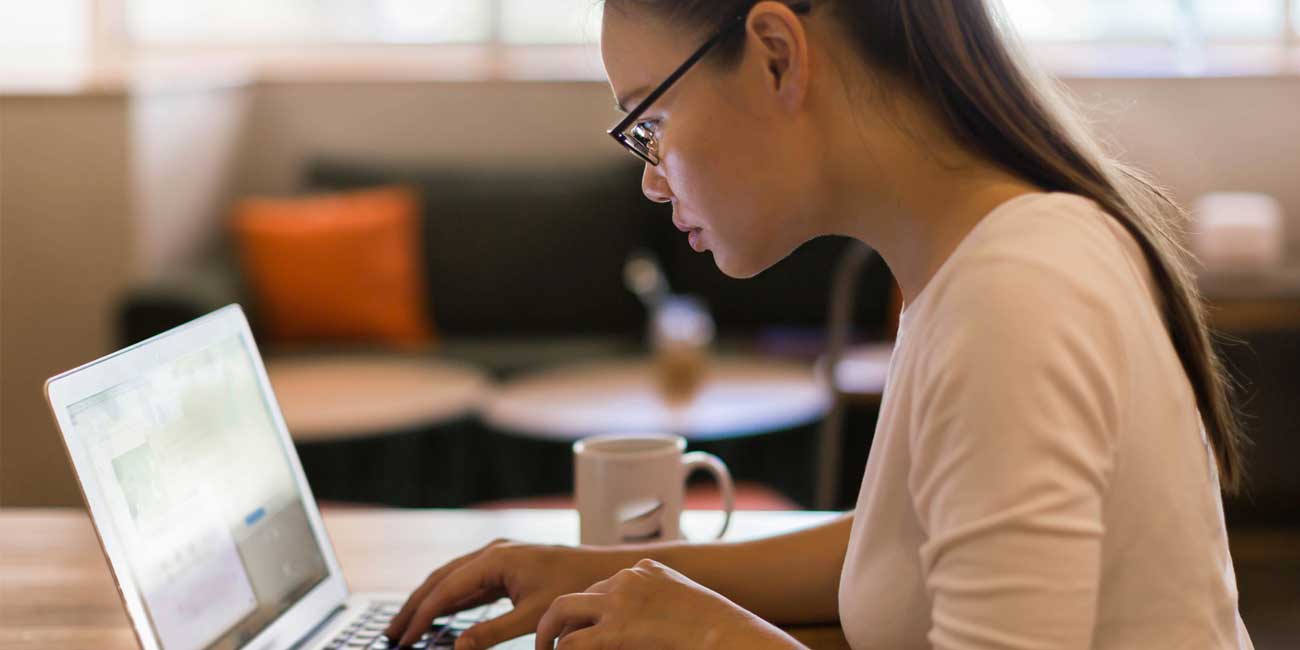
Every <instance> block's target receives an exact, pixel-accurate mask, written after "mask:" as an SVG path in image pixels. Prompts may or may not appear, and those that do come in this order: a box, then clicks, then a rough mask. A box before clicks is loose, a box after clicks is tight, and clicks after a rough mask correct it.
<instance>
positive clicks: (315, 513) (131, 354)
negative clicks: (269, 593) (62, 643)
mask: <svg viewBox="0 0 1300 650" xmlns="http://www.w3.org/2000/svg"><path fill="white" fill-rule="evenodd" d="M236 335H237V336H239V337H241V338H242V340H243V342H244V344H245V345H246V346H248V347H247V350H248V352H249V356H250V358H251V360H252V362H253V365H254V367H255V371H256V375H257V380H258V384H259V387H260V390H261V394H262V396H263V397H264V398H265V403H266V404H267V406H268V407H269V410H270V412H271V418H272V420H273V422H274V424H275V430H276V435H278V436H279V438H280V444H281V445H282V446H283V448H284V449H285V450H286V451H287V452H289V453H286V458H287V459H288V461H289V464H290V467H291V471H292V474H293V478H294V482H295V483H296V484H297V487H298V493H299V496H300V499H301V500H302V506H303V510H304V511H306V513H307V520H308V522H309V524H310V526H311V532H312V536H313V538H314V539H315V542H316V546H317V548H318V549H319V551H320V554H321V557H322V558H324V561H325V565H326V567H327V569H328V574H327V575H326V577H325V579H324V580H322V581H321V582H320V583H319V584H317V585H316V586H315V587H314V588H312V589H311V591H309V592H308V593H307V594H306V595H304V596H303V597H301V598H299V599H298V601H297V602H295V603H294V604H293V605H292V606H290V607H289V609H287V610H285V611H284V612H283V613H282V614H281V615H280V616H279V618H277V619H276V620H274V621H272V623H271V624H270V625H268V626H267V627H266V628H265V629H263V630H262V631H261V632H259V633H258V634H257V635H256V636H255V637H254V638H253V639H252V640H251V641H249V642H247V643H245V644H244V645H243V646H242V647H244V648H257V649H258V650H280V649H281V648H289V647H291V646H293V645H294V644H295V643H297V642H298V641H300V640H301V637H302V635H304V634H305V633H307V632H308V631H310V630H311V629H312V628H313V627H315V626H316V625H317V624H319V623H320V622H321V621H322V620H324V618H325V617H326V616H327V615H329V614H330V613H331V612H332V611H334V610H335V609H337V608H338V607H339V606H340V605H342V604H343V602H344V601H345V600H347V598H348V588H347V584H346V582H345V580H344V578H343V571H342V569H341V567H340V566H339V563H338V559H337V558H336V557H335V555H334V548H333V546H332V545H331V544H330V541H329V535H328V533H327V531H326V530H325V524H324V521H323V520H322V519H321V516H320V510H319V509H318V508H317V507H316V500H315V498H314V497H313V496H312V492H311V487H310V486H308V484H307V479H306V476H305V475H304V474H303V470H302V465H301V463H300V462H299V461H298V455H297V453H295V452H294V447H293V441H292V438H291V437H290V436H289V430H288V428H287V427H286V426H285V423H284V416H283V415H282V414H281V412H280V407H279V403H278V402H276V400H275V394H274V392H273V391H272V390H271V382H270V380H269V378H268V377H267V374H266V367H265V366H264V365H263V363H262V357H261V355H260V354H259V353H258V350H257V343H256V341H254V339H253V334H252V331H251V330H250V329H249V326H248V319H247V318H245V316H244V311H243V309H241V308H240V306H239V305H237V304H232V305H227V306H226V307H223V308H221V309H218V310H216V311H214V312H212V313H210V314H207V315H205V316H202V317H200V318H198V319H195V320H193V321H191V322H189V323H187V324H185V325H182V326H180V327H177V328H175V329H172V330H169V331H167V332H164V333H162V334H159V335H157V336H155V337H153V338H150V339H148V340H146V341H142V342H140V343H137V344H135V345H133V346H131V347H128V348H126V349H123V350H120V351H118V352H115V353H113V354H110V355H108V356H106V357H103V358H101V359H98V360H95V361H92V362H90V363H87V364H85V365H83V366H81V367H78V368H75V369H73V370H69V371H67V372H64V373H62V374H59V375H57V376H55V377H52V378H50V379H49V380H48V381H46V382H45V396H46V400H47V402H48V403H49V406H50V409H51V410H52V411H53V413H54V418H55V420H56V421H57V423H58V428H59V431H60V434H61V437H62V439H63V444H64V449H65V450H66V451H67V453H68V459H69V461H70V462H71V463H72V466H73V470H74V474H75V475H76V477H77V483H78V485H79V487H80V488H81V494H82V497H83V499H84V500H85V503H86V507H87V509H88V511H89V513H90V516H91V522H92V524H93V525H94V526H93V527H94V529H95V533H96V535H97V536H98V538H99V543H100V547H101V548H102V549H103V551H104V555H105V557H107V558H108V562H109V568H110V570H111V571H112V573H113V580H114V582H115V583H116V584H117V586H118V592H119V594H120V595H121V597H122V601H123V604H124V605H125V606H126V610H127V616H128V618H129V619H130V621H131V627H132V628H133V629H134V631H135V635H136V638H137V640H138V641H139V642H140V647H141V648H142V649H143V650H164V649H163V648H162V646H161V641H160V640H159V639H158V638H157V636H156V634H155V633H154V630H153V627H152V626H151V625H150V623H149V617H148V615H147V614H146V608H145V604H144V599H143V595H142V594H141V593H140V591H139V589H138V588H137V585H136V584H135V579H134V574H133V572H132V571H131V568H130V566H129V563H128V561H127V555H126V553H125V549H124V548H123V542H122V540H120V539H119V538H118V536H117V534H116V531H115V530H114V528H113V526H112V524H111V521H112V517H111V514H110V511H109V505H108V502H107V500H106V498H105V495H103V494H100V493H99V492H98V490H97V486H96V484H95V483H94V481H88V480H86V479H85V478H84V477H89V476H93V471H92V467H91V461H90V459H89V458H87V457H86V450H85V447H84V445H83V444H82V441H81V440H80V439H79V438H78V433H77V430H76V429H75V428H74V427H73V426H72V422H71V418H70V415H69V407H70V406H71V405H72V404H75V403H77V402H78V401H80V400H82V399H85V398H87V397H91V396H94V395H97V394H99V393H101V392H103V391H105V390H108V389H110V388H113V387H114V386H118V385H120V384H122V383H124V382H127V381H130V380H132V379H133V378H136V377H139V376H140V375H142V374H143V373H145V372H147V371H148V370H149V369H151V368H155V367H157V366H159V365H161V364H164V363H167V362H169V361H170V360H173V359H177V358H179V357H181V356H183V355H185V354H189V353H192V352H196V351H198V350H202V349H204V348H206V347H208V346H211V345H212V344H213V343H214V342H217V341H222V340H226V339H227V338H229V337H231V336H236Z"/></svg>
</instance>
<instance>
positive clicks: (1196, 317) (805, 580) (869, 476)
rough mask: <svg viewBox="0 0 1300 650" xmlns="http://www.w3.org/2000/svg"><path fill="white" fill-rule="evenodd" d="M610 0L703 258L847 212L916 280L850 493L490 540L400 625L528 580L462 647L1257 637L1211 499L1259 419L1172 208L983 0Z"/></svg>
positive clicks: (775, 240) (731, 271) (779, 242)
mask: <svg viewBox="0 0 1300 650" xmlns="http://www.w3.org/2000/svg"><path fill="white" fill-rule="evenodd" d="M787 2H788V0H787ZM606 7H607V8H606V11H605V14H604V16H605V17H604V24H603V39H602V46H601V47H602V54H603V57H604V61H605V66H606V70H607V71H608V74H609V79H610V84H611V86H612V88H613V91H614V94H615V96H616V97H617V98H618V101H619V105H620V107H623V108H625V109H630V110H631V111H632V114H631V115H630V116H629V119H628V120H626V121H625V123H624V124H622V125H620V126H619V127H617V128H616V129H615V130H614V131H612V132H611V134H612V135H614V136H615V138H616V139H618V140H619V141H620V142H622V143H624V144H625V145H626V146H627V147H628V148H629V149H631V150H632V151H633V152H634V153H636V154H637V155H638V156H640V157H642V158H643V159H645V160H646V163H647V164H646V167H645V174H644V177H643V179H642V186H643V189H644V191H645V194H646V195H647V196H648V197H649V198H650V199H652V200H654V201H660V202H671V203H672V204H673V208H674V213H673V220H674V223H676V225H677V226H678V227H679V228H680V229H681V230H683V231H685V232H687V233H688V237H689V238H690V241H691V244H692V246H694V248H695V249H696V250H698V251H704V250H710V251H712V253H713V255H714V259H715V260H716V262H717V265H718V267H719V268H720V269H721V270H722V271H723V272H725V273H727V274H728V275H731V276H735V277H748V276H752V275H754V274H756V273H758V272H760V271H762V270H763V269H765V268H767V267H769V266H771V265H772V264H774V263H776V262H777V261H779V260H780V259H781V258H782V257H784V256H785V255H787V254H788V253H789V252H790V251H792V250H794V249H795V248H796V247H797V246H798V245H800V244H802V243H803V242H805V241H807V240H809V239H812V238H814V237H817V236H820V235H826V234H841V235H849V236H852V237H856V238H858V239H860V240H862V241H864V242H866V243H868V244H870V245H871V246H872V247H874V248H875V249H876V250H877V251H879V253H880V254H881V255H882V256H883V257H884V259H885V261H886V262H887V263H888V264H889V267H890V268H891V270H892V271H893V273H894V275H895V277H896V279H897V280H898V283H899V286H900V288H901V290H902V292H903V296H904V299H905V305H906V307H905V310H904V313H903V316H902V319H901V326H900V332H899V340H898V344H897V349H896V352H895V357H894V362H893V365H892V367H891V369H890V377H889V382H888V391H887V393H886V396H885V401H884V404H883V406H882V409H881V414H880V419H879V424H878V428H877V433H876V437H875V440H874V442H873V446H872V450H871V455H870V460H869V463H868V466H867V469H866V474H865V476H864V480H863V485H862V491H861V494H860V496H859V499H858V502H857V506H856V510H855V511H854V512H853V513H852V514H851V515H850V516H845V517H843V518H841V519H838V520H836V521H834V522H833V523H830V524H828V525H825V526H821V527H819V528H814V529H810V530H806V531H802V532H798V533H794V534H789V535H784V536H779V537H773V538H769V539H763V540H759V541H751V542H745V543H732V544H707V545H685V544H665V545H655V546H645V547H614V548H560V547H540V546H531V545H523V544H513V543H508V542H504V541H499V542H494V543H493V544H491V545H489V546H487V547H486V548H484V549H482V550H480V551H478V552H476V553H473V554H471V555H469V556H466V557H463V558H460V559H458V560H456V561H454V562H452V563H451V564H449V565H447V566H444V567H442V568H440V569H438V570H436V571H434V572H433V573H432V574H431V575H430V576H429V577H428V579H427V580H426V581H425V582H424V584H423V585H422V586H421V587H420V588H419V589H418V590H417V591H416V592H415V593H414V594H413V595H412V596H411V598H410V600H409V601H408V602H407V604H406V606H405V607H404V608H403V610H402V612H401V613H400V614H399V615H398V617H397V618H396V619H395V622H394V624H393V626H392V627H391V628H390V629H389V633H390V636H393V637H398V636H400V637H401V639H402V640H403V641H405V642H411V641H413V640H414V639H415V638H416V637H418V635H419V633H420V631H421V630H424V629H427V628H428V625H429V622H430V620H431V619H432V618H433V617H434V616H436V615H440V614H445V613H449V612H452V611H455V610H457V609H460V608H464V607H468V606H471V605H473V604H476V603H479V602H485V601H489V600H493V599H496V598H498V597H500V596H502V595H506V596H509V597H510V598H511V599H512V600H513V602H514V604H515V609H514V610H513V611H512V612H511V613H509V614H507V615H505V616H503V617H502V618H500V619H497V620H494V621H489V622H485V623H482V624H480V625H479V626H477V627H475V628H472V629H470V630H469V631H467V632H466V633H465V634H464V636H462V637H461V639H460V641H459V643H458V645H457V648H462V649H464V648H480V649H481V648H487V647H488V646H490V645H492V644H493V643H496V642H499V641H502V640H505V639H508V638H512V637H515V636H519V635H523V634H527V633H530V632H532V631H534V630H536V631H537V633H538V641H537V644H538V645H537V647H538V648H543V647H547V648H549V647H551V643H552V641H553V640H555V639H556V638H559V640H560V643H559V647H561V648H565V649H570V648H572V649H585V648H614V647H617V648H624V649H629V650H631V649H635V648H715V647H716V648H793V647H798V644H797V643H796V642H795V641H794V640H793V639H791V638H790V637H788V636H786V635H785V634H784V633H782V632H781V631H780V630H779V629H778V628H776V627H774V626H773V625H772V624H771V623H769V621H771V622H775V623H778V624H796V623H809V622H824V621H832V620H835V619H837V618H838V619H839V621H840V622H841V624H842V626H843V628H844V631H845V634H846V636H847V638H848V640H849V642H850V643H851V645H852V646H853V647H854V648H855V649H857V650H865V649H866V648H922V647H925V648H928V647H935V648H977V647H978V648H986V647H987V648H993V647H997V648H1002V647H1016V648H1030V647H1032V648H1142V649H1144V650H1154V649H1158V648H1250V647H1251V642H1250V638H1249V635H1248V634H1247V632H1246V630H1245V628H1244V626H1243V625H1242V623H1241V619H1240V616H1239V615H1238V612H1237V599H1236V586H1235V577H1234V575H1233V570H1232V560H1231V558H1230V557H1229V554H1228V546H1227V538H1226V534H1225V531H1224V525H1223V514H1222V506H1221V497H1220V488H1221V486H1222V488H1223V489H1225V490H1233V489H1235V488H1236V487H1237V486H1238V484H1239V482H1240V480H1241V477H1242V462H1241V458H1240V450H1239V448H1240V446H1241V444H1242V442H1241V437H1240V434H1239V432H1238V429H1237V428H1236V425H1235V423H1234V421H1233V417H1232V413H1231V410H1230V406H1229V403H1228V394H1227V392H1228V391H1227V388H1226V380H1225V378H1224V376H1223V373H1222V371H1221V369H1220V366H1219V364H1218V362H1217V360H1216V358H1215V355H1214V352H1213V351H1212V349H1211V347H1210V344H1209V339H1208V335H1207V332H1206V328H1205V324H1204V319H1203V316H1202V312H1201V307H1200V306H1199V303H1198V297H1197V295H1196V292H1195V289H1194V288H1193V285H1192V284H1191V281H1190V279H1189V276H1188V273H1187V270H1186V266H1185V261H1184V259H1183V255H1182V253H1181V250H1180V249H1179V248H1178V246H1177V244H1176V243H1175V242H1176V240H1175V237H1174V235H1173V234H1172V233H1173V232H1174V229H1175V228H1176V226H1177V225H1178V222H1179V220H1180V219H1181V217H1182V213H1181V212H1179V210H1178V209H1177V208H1176V207H1174V206H1173V205H1172V204H1171V203H1170V202H1169V201H1168V199H1166V197H1165V196H1164V195H1163V194H1162V193H1161V192H1160V191H1159V190H1157V189H1155V188H1154V187H1152V186H1151V185H1150V184H1149V183H1147V182H1146V181H1144V180H1143V179H1142V177H1141V176H1139V175H1137V174H1136V173H1135V172H1133V171H1132V170H1130V169H1127V168H1125V167H1123V166H1121V165H1119V164H1118V163H1116V162H1115V161H1113V160H1111V159H1108V158H1106V157H1105V156H1103V155H1102V154H1101V153H1099V151H1098V150H1097V148H1096V147H1095V146H1094V145H1093V141H1092V140H1090V139H1089V138H1088V136H1087V135H1086V134H1084V133H1083V131H1082V130H1081V129H1078V128H1076V127H1075V122H1073V121H1071V119H1070V117H1069V111H1068V110H1066V109H1065V108H1063V107H1062V106H1060V102H1059V101H1058V96H1057V95H1056V94H1055V93H1054V92H1053V91H1052V90H1051V88H1050V87H1049V86H1046V85H1043V84H1035V83H1033V82H1032V81H1031V79H1030V77H1029V76H1028V75H1027V74H1026V73H1025V72H1024V71H1022V70H1021V69H1020V68H1018V67H1017V65H1016V64H1015V63H1014V59H1013V57H1012V56H1011V54H1010V52H1009V46H1008V44H1007V43H1006V42H1004V40H1003V37H1002V35H1001V33H1000V31H999V27H998V23H997V22H996V21H995V20H994V18H993V17H992V16H991V15H990V8H989V7H988V6H986V5H985V3H984V2H983V1H982V0H820V1H814V2H810V3H798V4H787V3H784V2H775V1H762V2H754V1H753V0H727V1H722V0H608V2H607V5H606ZM701 43H704V45H703V46H701ZM683 60H685V61H686V64H685V65H683V66H682V67H679V68H677V69H676V72H674V66H677V65H678V64H679V63H680V62H681V61H683ZM666 77H667V78H668V81H667V82H666V84H660V82H661V81H662V80H664V79H665V78H666ZM657 87H658V88H659V89H658V90H656V88H657ZM669 567H672V568H669Z"/></svg>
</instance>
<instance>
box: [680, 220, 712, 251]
mask: <svg viewBox="0 0 1300 650" xmlns="http://www.w3.org/2000/svg"><path fill="white" fill-rule="evenodd" d="M673 225H674V226H677V229H678V230H680V231H682V232H684V233H686V240H687V241H688V242H690V244H691V248H692V249H693V250H694V251H695V252H697V253H702V252H704V241H703V233H704V229H703V228H697V227H695V226H688V225H685V224H683V223H681V222H680V221H678V220H676V219H673Z"/></svg>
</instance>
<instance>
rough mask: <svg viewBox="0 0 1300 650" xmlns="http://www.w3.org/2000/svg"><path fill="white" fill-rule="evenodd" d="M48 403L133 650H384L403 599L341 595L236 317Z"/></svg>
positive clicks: (248, 336) (442, 631)
mask: <svg viewBox="0 0 1300 650" xmlns="http://www.w3.org/2000/svg"><path fill="white" fill-rule="evenodd" d="M45 395H46V399H47V400H48V401H49V405H50V408H51V409H52V410H53V412H54V418H55V420H56V421H57V422H58V426H59V431H60V432H61V433H62V436H63V442H64V445H65V447H66V448H67V452H68V457H69V459H70V460H71V462H72V466H73V469H74V471H75V473H76V476H77V481H78V483H80V485H81V492H82V495H83V496H84V498H85V501H86V507H87V509H88V510H89V512H90V518H91V521H92V522H93V523H94V526H95V531H96V534H97V535H98V537H99V541H100V546H101V547H102V548H103V551H104V555H105V556H106V557H107V558H108V563H109V566H110V568H111V570H112V572H113V579H114V581H115V582H116V583H117V586H118V592H119V594H120V595H121V597H122V602H123V604H124V605H125V607H126V612H127V615H128V618H129V619H130V621H131V626H132V628H133V629H134V631H135V634H136V638H137V639H138V640H139V643H140V647H141V648H143V649H144V650H200V649H214V650H226V649H244V648H247V649H252V650H282V649H289V648H293V649H295V650H299V649H301V650H362V649H367V648H368V649H372V650H387V649H388V648H389V643H390V642H389V640H388V639H386V638H384V637H383V636H382V632H383V630H384V628H385V627H386V626H387V624H388V621H389V620H390V619H391V618H392V617H393V616H394V615H395V614H396V613H397V611H398V609H399V608H400V606H401V604H402V603H403V602H404V601H405V599H406V594H400V593H395V594H352V593H349V592H348V588H347V585H346V583H345V582H344V579H343V573H342V571H341V570H340V568H339V564H338V561H337V560H336V559H335V555H334V549H333V548H332V547H331V546H330V543H329V539H328V537H327V536H326V532H325V527H324V525H323V524H322V522H321V516H320V512H319V510H318V508H317V507H316V502H315V500H314V499H313V498H312V494H311V488H309V487H308V485H307V481H306V478H305V477H304V476H303V472H302V466H301V465H300V464H299V462H298V456H297V454H296V453H295V452H294V447H293V443H292V442H291V440H290V437H289V432H288V430H287V429H286V428H285V424H284V418H283V417H282V416H281V414H280V408H279V406H278V405H277V404H276V401H275V395H274V394H273V393H272V392H271V385H270V382H269V381H268V380H267V376H266V369H265V368H264V367H263V365H262V360H261V357H260V356H259V354H258V352H257V346H256V344H255V343H254V342H253V335H252V332H251V331H250V330H249V327H248V321H247V319H246V318H245V317H244V312H243V310H241V309H240V307H239V306H238V305H230V306H227V307H224V308H222V309H219V310H217V311H215V312H212V313H211V314H208V315H206V316H203V317H201V318H199V319H197V320H194V321H192V322H190V323H187V324H185V325H182V326H180V327H177V328H176V329H173V330H170V331H168V332H165V333H163V334H159V335H158V336H155V337H153V338H151V339H149V340H147V341H144V342H141V343H138V344H136V345H133V346H131V347H129V348H126V349H124V350H121V351H118V352H115V353H113V354H111V355H108V356H106V357H104V358H102V359H99V360H97V361H94V362H91V363H88V364H86V365H84V366H81V367H80V368H76V369H74V370H70V371H68V372H65V373H63V374H60V375H58V376H56V377H53V378H51V379H50V380H49V381H47V382H46V384H45ZM467 550H469V549H467ZM509 608H510V603H509V601H508V600H501V601H498V602H497V603H494V604H491V605H487V606H484V607H478V608H474V609H472V610H468V611H465V612H460V613H457V614H455V615H454V616H447V617H442V618H439V619H438V620H437V621H435V622H434V625H433V626H432V627H431V628H430V630H429V632H428V633H427V634H425V635H424V638H423V639H421V642H420V643H419V644H417V648H419V650H434V649H437V648H450V647H451V646H452V644H453V643H454V640H455V637H456V636H457V635H458V634H459V633H460V632H461V631H463V630H464V629H466V628H468V627H470V626H471V625H473V624H474V623H476V622H478V621H480V620H486V619H488V618H491V617H494V616H498V615H500V614H501V613H503V612H505V611H508V610H509ZM532 647H533V641H532V640H531V637H523V638H521V639H516V640H514V641H512V642H509V643H506V644H502V645H498V646H496V648H502V649H505V648H509V649H511V650H514V649H516V648H518V649H523V648H532Z"/></svg>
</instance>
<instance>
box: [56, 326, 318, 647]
mask: <svg viewBox="0 0 1300 650" xmlns="http://www.w3.org/2000/svg"><path fill="white" fill-rule="evenodd" d="M252 354H253V352H252V350H251V349H250V346H249V345H248V344H247V342H246V341H245V340H244V335H241V334H234V335H231V336H229V337H228V338H224V339H222V340H218V341H216V342H214V343H213V344H212V345H210V346H207V347H205V348H203V349H200V350H198V351H195V352H189V353H187V354H185V355H184V356H181V357H178V358H175V359H172V360H170V361H167V362H165V363H163V364H161V365H159V366H156V367H153V368H151V369H149V370H148V371H146V372H144V373H141V374H139V375H137V376H135V377H134V378H133V379H132V380H131V381H129V382H127V383H123V384H119V385H116V386H113V387H111V388H109V389H107V390H104V391H102V392H100V393H98V394H95V395H92V396H90V397H87V398H85V399H82V400H80V401H77V402H76V403H74V404H72V405H71V406H70V407H69V411H68V416H69V420H70V422H71V423H72V427H73V429H74V430H75V431H76V434H77V435H76V436H75V439H77V440H80V441H82V444H84V450H83V451H84V452H85V457H86V458H87V459H89V460H90V462H91V465H92V472H91V476H83V481H93V482H94V483H95V485H94V486H93V487H94V489H95V490H96V491H97V492H98V493H99V494H101V495H103V497H104V502H105V503H107V504H108V509H109V511H110V513H109V514H110V517H109V519H110V521H100V524H99V525H101V526H104V525H111V526H113V528H114V533H115V534H116V537H117V539H119V540H121V541H122V547H123V548H124V549H125V553H126V556H127V564H128V565H129V569H130V571H131V573H132V578H133V579H134V581H135V584H136V585H137V587H138V589H139V591H140V593H141V595H142V597H143V601H144V605H145V609H146V611H147V614H148V618H149V624H150V625H151V626H152V628H153V631H154V634H155V635H156V637H157V638H158V640H159V642H160V643H161V646H162V648H163V649H164V650H191V649H199V648H238V647H240V646H242V645H243V644H244V643H246V642H247V641H248V640H250V639H252V638H253V637H255V636H256V635H257V633H258V632H260V631H261V630H263V629H265V628H266V627H267V626H268V625H270V624H271V623H272V622H273V621H275V620H276V619H277V618H278V617H279V616H280V615H282V614H283V613H284V612H285V611H286V610H288V609H289V608H290V606H292V605H293V604H294V602H295V601H297V600H298V599H300V598H301V597H302V596H303V595H305V594H307V593H308V592H310V591H311V590H312V588H313V587H315V586H316V585H317V584H319V583H321V582H322V581H323V580H324V579H325V578H326V577H327V576H328V575H329V569H328V567H327V566H326V562H325V559H324V557H323V556H322V553H321V549H320V547H319V546H318V545H317V543H316V539H315V537H314V536H313V534H312V529H311V525H310V523H309V521H308V518H307V512H306V510H305V508H304V505H303V498H302V495H301V494H300V492H299V490H298V487H297V483H296V482H295V478H294V471H293V467H292V465H291V463H290V458H289V456H288V454H289V453H291V451H290V450H287V449H285V448H284V445H283V444H281V442H280V435H279V433H278V430H277V429H276V425H275V420H274V418H273V415H272V411H271V406H270V404H269V403H268V401H267V397H266V396H265V395H263V393H262V390H261V387H260V383H259V381H258V375H257V370H256V366H255V365H254V362H253V358H252V356H251V355H252ZM90 487H91V486H87V488H88V489H89V488H90ZM124 577H125V576H123V578H124Z"/></svg>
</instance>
